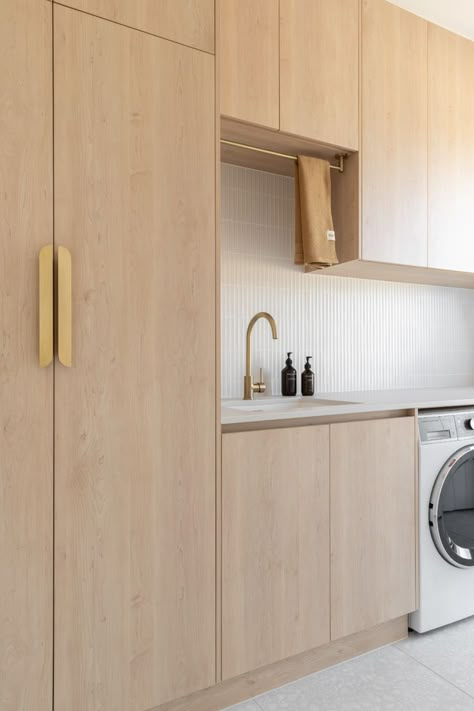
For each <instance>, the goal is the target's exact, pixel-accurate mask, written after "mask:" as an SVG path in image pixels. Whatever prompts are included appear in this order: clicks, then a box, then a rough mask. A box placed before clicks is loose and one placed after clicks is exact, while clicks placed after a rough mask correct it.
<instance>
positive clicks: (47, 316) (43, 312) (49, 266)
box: [38, 244, 54, 368]
mask: <svg viewBox="0 0 474 711" xmlns="http://www.w3.org/2000/svg"><path fill="white" fill-rule="evenodd" d="M53 256H54V255H53V245H52V244H47V245H45V246H44V247H42V249H41V250H40V253H39V257H38V263H39V282H38V287H39V288H38V292H39V294H38V296H39V343H38V346H39V364H40V367H41V368H47V367H48V365H50V363H52V362H53V357H54V350H53V349H54V343H53V341H54V326H53V323H54V319H53Z"/></svg>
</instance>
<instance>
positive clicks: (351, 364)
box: [221, 164, 474, 398]
mask: <svg viewBox="0 0 474 711" xmlns="http://www.w3.org/2000/svg"><path fill="white" fill-rule="evenodd" d="M293 190H294V184H293V179H292V178H288V177H285V176H279V175H273V174H270V173H263V172H260V171H255V170H250V169H248V168H240V167H237V166H231V165H226V164H223V165H222V197H221V199H222V247H221V259H222V287H221V288H222V306H221V314H222V316H221V317H222V336H221V337H222V397H236V398H238V397H241V395H242V387H243V375H244V369H245V332H246V328H247V324H248V322H249V320H250V318H251V317H252V316H253V315H254V314H255V313H256V312H257V311H269V312H270V313H271V314H272V316H274V318H275V320H276V322H277V326H278V336H279V338H278V341H273V340H272V338H271V332H270V328H269V325H268V323H266V322H265V321H261V322H259V323H258V324H257V325H256V327H255V330H254V337H253V372H254V374H255V375H257V374H258V368H259V367H260V366H261V367H263V368H264V370H265V380H266V382H267V388H268V394H272V395H279V394H280V372H281V369H282V368H283V367H284V364H285V359H286V352H287V351H293V359H294V365H295V367H296V368H297V370H298V372H300V371H301V370H302V369H303V365H304V362H305V356H307V355H311V356H313V358H314V361H313V362H314V371H315V373H316V383H317V389H318V392H320V393H324V392H339V391H347V390H379V389H394V388H410V387H436V386H439V387H442V386H445V385H446V386H449V385H453V386H454V385H471V384H473V383H474V291H471V290H469V289H454V288H445V287H432V286H421V285H417V284H395V283H391V282H381V281H371V280H363V279H347V278H343V277H330V276H323V275H322V274H304V273H303V272H302V271H301V268H300V267H296V266H295V265H294V264H293V227H294V203H293ZM298 389H299V378H298Z"/></svg>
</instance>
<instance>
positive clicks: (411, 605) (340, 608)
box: [222, 416, 416, 679]
mask: <svg viewBox="0 0 474 711" xmlns="http://www.w3.org/2000/svg"><path fill="white" fill-rule="evenodd" d="M415 607H416V460H415V423H414V419H413V417H410V416H406V417H394V418H387V419H380V420H369V421H356V422H348V423H337V424H330V425H314V426H306V427H294V428H288V429H271V430H259V431H252V432H235V433H234V432H233V433H225V434H223V437H222V676H223V679H226V678H229V677H232V676H236V675H238V674H242V673H243V672H246V671H249V670H252V669H256V668H258V667H260V666H264V665H267V664H271V663H273V662H276V661H278V660H283V659H286V658H288V657H291V656H293V655H296V654H299V653H301V652H304V651H307V650H310V649H313V648H315V647H318V646H319V645H324V644H326V643H329V642H330V641H332V640H338V639H341V638H343V637H348V636H349V635H353V634H355V633H358V632H361V631H363V630H368V629H370V628H373V627H375V626H376V625H381V624H382V623H385V622H389V621H390V620H394V619H395V618H399V617H401V616H403V615H406V614H407V613H408V612H410V611H412V610H414V609H415Z"/></svg>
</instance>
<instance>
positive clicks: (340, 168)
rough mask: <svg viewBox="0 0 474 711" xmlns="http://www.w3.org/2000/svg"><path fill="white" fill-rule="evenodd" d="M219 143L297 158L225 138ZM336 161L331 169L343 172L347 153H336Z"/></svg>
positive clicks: (296, 157)
mask: <svg viewBox="0 0 474 711" xmlns="http://www.w3.org/2000/svg"><path fill="white" fill-rule="evenodd" d="M221 143H224V144H225V145H226V146H235V148H246V149H247V150H248V151H256V152H257V153H266V154H267V155H269V156H277V157H278V158H287V159H288V160H295V161H297V160H298V156H293V155H289V154H288V153H278V151H271V150H270V149H269V148H257V146H249V145H247V144H246V143H237V142H236V141H228V140H227V139H225V138H221ZM335 158H336V160H337V161H338V165H332V164H331V165H330V166H329V167H330V168H331V170H338V171H339V173H343V172H344V159H345V158H347V153H345V154H343V153H338V154H337V155H336V156H335Z"/></svg>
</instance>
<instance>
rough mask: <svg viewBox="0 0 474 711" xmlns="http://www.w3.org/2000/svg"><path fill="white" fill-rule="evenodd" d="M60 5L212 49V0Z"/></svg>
mask: <svg viewBox="0 0 474 711" xmlns="http://www.w3.org/2000/svg"><path fill="white" fill-rule="evenodd" d="M61 5H67V6H68V7H73V8H76V9H77V10H83V11H84V12H88V13H90V14H91V15H97V16H98V17H103V18H105V19H106V20H113V21H114V22H118V23H120V24H121V25H128V26H129V27H134V28H135V29H137V30H143V31H145V32H149V33H150V34H152V35H158V36H159V37H164V38H165V39H170V40H173V41H174V42H180V43H181V44H187V45H189V46H190V47H196V48H197V49H203V50H204V51H206V52H211V53H213V52H214V0H179V1H178V2H176V0H61Z"/></svg>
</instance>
